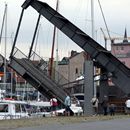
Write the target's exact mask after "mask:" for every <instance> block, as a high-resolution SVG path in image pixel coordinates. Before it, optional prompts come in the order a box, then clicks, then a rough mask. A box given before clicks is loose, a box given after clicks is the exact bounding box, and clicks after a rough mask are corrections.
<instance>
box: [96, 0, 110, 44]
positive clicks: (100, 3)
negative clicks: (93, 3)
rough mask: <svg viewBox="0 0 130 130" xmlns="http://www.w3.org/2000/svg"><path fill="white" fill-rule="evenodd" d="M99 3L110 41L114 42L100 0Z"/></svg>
mask: <svg viewBox="0 0 130 130" xmlns="http://www.w3.org/2000/svg"><path fill="white" fill-rule="evenodd" d="M98 3H99V6H100V9H101V13H102V16H103V20H104V23H105V26H106V29H107V33H108V36H109V39H110V40H111V42H112V39H111V36H110V33H109V29H108V26H107V23H106V19H105V16H104V13H103V9H102V6H101V3H100V0H98Z"/></svg>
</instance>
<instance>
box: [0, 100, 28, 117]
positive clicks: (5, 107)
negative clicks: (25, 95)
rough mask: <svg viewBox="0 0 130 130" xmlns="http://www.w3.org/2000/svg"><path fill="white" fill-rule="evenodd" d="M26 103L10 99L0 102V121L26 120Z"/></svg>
mask: <svg viewBox="0 0 130 130" xmlns="http://www.w3.org/2000/svg"><path fill="white" fill-rule="evenodd" d="M26 105H27V102H24V101H15V100H12V99H1V100H0V120H3V119H20V118H28V117H29V115H28V112H27V109H26Z"/></svg>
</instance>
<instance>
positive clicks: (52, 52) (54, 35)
mask: <svg viewBox="0 0 130 130" xmlns="http://www.w3.org/2000/svg"><path fill="white" fill-rule="evenodd" d="M58 6H59V0H57V3H56V11H58ZM55 37H56V26H54V30H53V39H52V51H51V59H50V69H49V75H50V77H51V76H52V68H53V61H54V56H53V55H54V46H55Z"/></svg>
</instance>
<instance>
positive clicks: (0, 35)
mask: <svg viewBox="0 0 130 130" xmlns="http://www.w3.org/2000/svg"><path fill="white" fill-rule="evenodd" d="M6 9H7V4H5V10H4V15H3V20H2V26H1V32H0V44H1V39H2V33H3V28H4V23H5V17H6Z"/></svg>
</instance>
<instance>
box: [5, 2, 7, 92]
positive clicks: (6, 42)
mask: <svg viewBox="0 0 130 130" xmlns="http://www.w3.org/2000/svg"><path fill="white" fill-rule="evenodd" d="M6 44H7V4H5V48H4V57H5V58H4V88H5V90H6Z"/></svg>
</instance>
